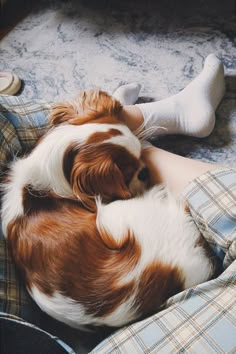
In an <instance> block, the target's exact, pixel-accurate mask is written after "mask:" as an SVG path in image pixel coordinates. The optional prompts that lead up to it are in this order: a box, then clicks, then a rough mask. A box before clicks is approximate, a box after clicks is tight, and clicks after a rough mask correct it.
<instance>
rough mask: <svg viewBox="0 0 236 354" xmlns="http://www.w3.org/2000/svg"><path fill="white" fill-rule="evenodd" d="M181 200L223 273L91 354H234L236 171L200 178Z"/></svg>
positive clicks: (179, 297) (235, 343) (192, 289)
mask: <svg viewBox="0 0 236 354" xmlns="http://www.w3.org/2000/svg"><path fill="white" fill-rule="evenodd" d="M184 197H185V198H186V201H187V202H188V205H189V207H190V211H191V213H192V215H193V217H194V220H195V221H196V224H197V225H198V227H199V228H200V230H201V232H202V234H203V235H204V236H205V237H206V238H207V240H208V241H209V243H210V244H211V245H212V247H213V249H214V250H215V252H216V253H217V254H218V255H220V256H221V258H222V261H223V265H224V267H225V268H226V267H227V269H225V271H224V272H223V273H222V274H221V275H220V277H218V278H217V279H214V280H212V281H209V282H206V283H204V284H200V285H198V286H196V287H194V288H191V289H188V290H186V291H183V292H182V293H180V294H177V295H176V296H173V297H172V298H171V299H169V300H168V301H167V303H166V307H165V309H164V310H162V311H160V312H159V313H157V314H155V315H153V316H151V317H150V318H148V319H146V320H144V321H141V322H138V323H135V324H132V325H130V326H128V327H126V328H124V329H122V330H120V331H118V332H116V333H115V334H113V335H112V336H110V337H109V338H108V339H106V340H105V341H103V342H102V343H101V344H100V345H98V346H97V347H96V348H95V349H94V350H93V351H92V353H93V354H95V353H96V354H98V353H99V354H102V353H104V354H105V353H106V354H107V353H116V354H119V353H120V354H125V353H126V354H129V353H132V354H135V353H137V354H138V353H212V354H213V353H232V354H233V353H236V260H235V259H236V253H235V242H236V170H234V169H229V168H225V169H224V168H223V169H221V170H215V171H210V172H208V173H206V174H204V175H202V176H200V177H199V178H197V179H196V180H194V181H193V182H192V183H191V184H190V185H189V186H188V187H187V189H186V190H185V193H184Z"/></svg>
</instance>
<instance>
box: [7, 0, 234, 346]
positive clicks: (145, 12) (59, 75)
mask: <svg viewBox="0 0 236 354" xmlns="http://www.w3.org/2000/svg"><path fill="white" fill-rule="evenodd" d="M209 53H215V54H216V55H218V56H219V58H220V59H221V60H222V62H223V64H224V66H225V74H226V83H227V92H226V94H225V97H224V99H223V100H222V102H221V104H220V106H219V108H218V110H217V119H216V127H215V129H214V131H213V133H212V134H211V136H210V137H208V138H205V139H194V138H188V137H183V136H168V137H163V138H159V139H156V141H155V143H156V144H157V145H158V146H160V147H163V148H166V149H168V150H170V151H174V152H176V153H179V154H182V155H185V156H192V157H195V158H200V159H202V160H205V161H214V162H218V163H225V164H229V165H234V164H235V163H236V153H235V152H236V22H235V2H234V0H232V1H231V0H226V1H220V0H219V1H217V0H205V1H203V0H195V1H191V0H172V1H170V0H165V1H164V0H158V1H154V0H153V1H150V0H144V1H131V0H130V1H124V0H120V1H115V0H110V1H109V0H107V1H104V0H99V1H95V0H93V1H92V0H91V1H89V0H88V1H82V0H81V1H79V0H77V1H76V0H74V1H72V0H70V1H56V0H55V1H49V0H48V1H46V0H45V1H37V2H35V4H34V6H33V5H32V12H31V13H30V14H29V15H28V16H27V17H26V18H25V19H24V20H23V21H21V22H20V23H19V24H18V25H17V26H16V27H15V28H14V29H13V30H12V31H11V32H10V33H9V34H8V35H7V36H6V37H5V38H4V39H3V40H2V41H1V42H0V69H1V70H13V71H15V72H16V73H17V74H18V75H19V76H20V77H21V79H22V80H23V81H24V89H23V90H22V92H21V95H22V96H24V97H27V98H28V99H37V98H40V99H44V100H47V101H58V100H63V99H67V98H70V97H74V96H75V95H76V93H78V92H79V91H80V90H81V89H87V88H94V87H101V88H103V89H104V90H107V91H108V92H110V93H112V92H113V91H114V89H115V88H116V87H117V86H119V85H120V84H122V83H127V82H133V81H136V82H139V83H141V84H142V91H141V96H142V97H141V100H142V101H148V100H152V99H161V98H165V97H168V96H170V95H172V94H175V93H177V92H178V91H179V90H181V89H182V88H183V87H184V86H185V85H186V84H188V83H189V82H190V81H191V80H192V79H193V78H194V77H195V76H196V75H197V74H198V73H199V72H200V71H201V68H202V64H203V61H204V58H205V57H206V56H207V55H208V54H209ZM58 333H59V335H60V336H62V337H64V339H65V338H68V341H69V343H70V344H71V343H72V345H73V346H76V345H77V343H78V342H81V343H82V344H83V345H84V349H83V350H82V349H81V352H83V351H84V352H86V351H88V350H89V348H92V347H93V346H94V345H95V343H97V342H99V341H100V340H101V338H102V337H103V335H102V334H101V335H100V334H96V335H93V334H91V335H87V336H84V335H83V334H77V333H76V332H75V331H72V330H71V331H68V329H65V328H64V327H62V326H58ZM81 348H82V346H81Z"/></svg>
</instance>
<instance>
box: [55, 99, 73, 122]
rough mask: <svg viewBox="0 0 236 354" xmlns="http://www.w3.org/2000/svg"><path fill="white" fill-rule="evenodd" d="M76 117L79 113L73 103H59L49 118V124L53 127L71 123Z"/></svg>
mask: <svg viewBox="0 0 236 354" xmlns="http://www.w3.org/2000/svg"><path fill="white" fill-rule="evenodd" d="M76 116H77V112H76V110H75V107H74V105H73V104H72V103H70V102H64V103H58V104H55V105H54V106H53V109H52V113H51V114H50V116H49V122H50V124H51V125H59V124H63V123H70V121H73V119H74V118H75V117H76Z"/></svg>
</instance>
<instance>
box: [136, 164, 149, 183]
mask: <svg viewBox="0 0 236 354" xmlns="http://www.w3.org/2000/svg"><path fill="white" fill-rule="evenodd" d="M138 179H139V180H140V181H141V182H146V181H147V180H148V179H149V170H148V168H147V167H144V168H142V170H141V171H140V172H139V174H138Z"/></svg>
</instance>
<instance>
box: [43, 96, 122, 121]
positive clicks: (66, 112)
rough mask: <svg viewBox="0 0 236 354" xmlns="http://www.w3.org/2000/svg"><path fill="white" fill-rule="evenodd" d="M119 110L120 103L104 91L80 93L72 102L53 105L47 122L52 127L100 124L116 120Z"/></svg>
mask: <svg viewBox="0 0 236 354" xmlns="http://www.w3.org/2000/svg"><path fill="white" fill-rule="evenodd" d="M121 109H122V105H121V103H120V102H119V101H117V100H116V99H115V98H113V97H112V96H110V95H109V94H108V93H106V92H104V91H101V90H90V91H82V92H81V93H80V95H79V96H78V98H76V99H75V100H74V101H71V102H67V103H66V102H65V103H61V104H57V105H55V106H54V107H53V111H52V113H51V115H50V117H49V120H50V123H51V124H52V125H58V124H63V123H68V124H74V125H81V124H85V123H89V122H95V121H96V122H99V123H102V122H108V121H109V120H111V119H112V118H118V115H119V113H120V111H121Z"/></svg>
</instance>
